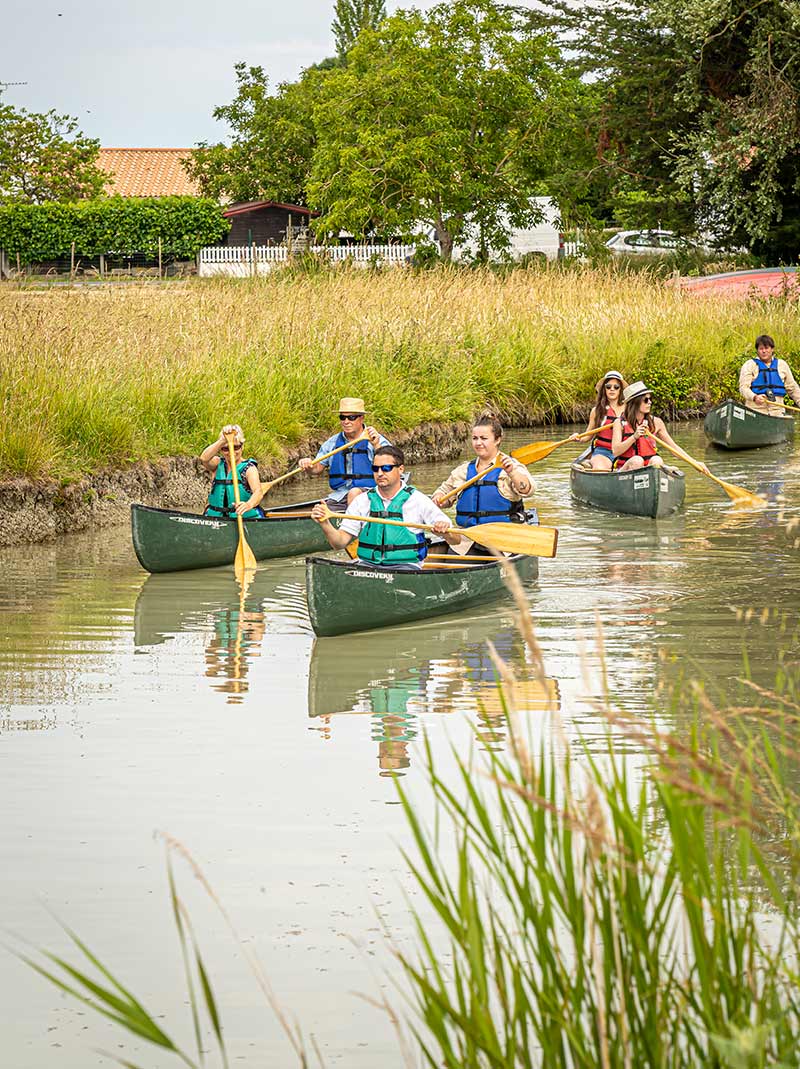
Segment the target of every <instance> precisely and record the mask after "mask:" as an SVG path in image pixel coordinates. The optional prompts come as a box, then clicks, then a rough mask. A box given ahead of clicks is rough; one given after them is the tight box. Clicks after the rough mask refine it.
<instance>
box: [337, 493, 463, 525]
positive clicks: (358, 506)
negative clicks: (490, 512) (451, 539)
mask: <svg viewBox="0 0 800 1069" xmlns="http://www.w3.org/2000/svg"><path fill="white" fill-rule="evenodd" d="M377 493H378V496H379V497H380V499H381V501H383V503H384V504H385V505H388V504H389V502H390V501H391V500H392V498H388V499H387V498H385V497H384V496H383V494H381V492H380V490H378V491H377ZM397 493H398V494H399V493H400V491H399V490H398V491H397ZM394 496H395V497H396V496H397V494H395V495H394ZM369 507H370V506H369V493H366V494H359V495H358V497H357V498H356V499H355V501H353V502H352V503H351V504H349V505H348V506H347V511H348V513H350V514H352V515H355V516H363V517H364V521H365V522H366V521H367V519H368V517H369ZM403 519H404V520H405V521H406V522H407V523H426V524H430V525H431V526H432V525H433V524H434V523H438V522H439V520H445V521H446V522H447V524H448V526H452V520H451V519H450V517H449V516H447V515H446V514H445V513H444V512H442V510H441V509H440V508H439V506H438V505H434V503H433V502H432V501H431V499H430V498H429V497H426V496H425V494H421V493H420V492H419V490H415V491H414V493H413V494H412V495H411V497H410V498H409V499H408V501H406V503H405V504H404V505H403ZM363 526H364V523H362V522H360V521H359V520H342V525H341V527H340V530H342V531H346V532H347V533H348V534H351V535H359V534H360V533H361V528H362V527H363ZM413 529H415V528H413Z"/></svg>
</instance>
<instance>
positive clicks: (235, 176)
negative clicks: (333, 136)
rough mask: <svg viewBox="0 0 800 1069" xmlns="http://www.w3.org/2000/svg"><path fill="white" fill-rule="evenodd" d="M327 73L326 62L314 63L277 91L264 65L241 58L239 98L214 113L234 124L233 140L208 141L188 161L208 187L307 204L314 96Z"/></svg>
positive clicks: (240, 197)
mask: <svg viewBox="0 0 800 1069" xmlns="http://www.w3.org/2000/svg"><path fill="white" fill-rule="evenodd" d="M325 76H326V70H325V69H324V67H323V66H320V67H317V68H310V69H309V70H308V71H306V72H305V73H304V74H303V77H302V78H301V79H300V80H299V81H298V82H285V83H283V84H281V85H280V86H278V92H277V93H276V94H275V95H274V96H271V95H270V93H269V79H268V77H267V75H266V73H265V72H264V69H263V67H247V66H246V65H245V64H244V63H237V64H236V80H237V83H238V85H237V92H236V97H235V99H234V100H233V101H232V102H231V103H230V104H224V105H222V106H220V107H218V108H215V109H214V118H215V119H220V120H221V121H223V122H226V123H227V124H228V125H229V126H230V128H231V129H232V131H233V137H232V139H231V143H230V145H225V144H222V143H218V144H216V145H209V144H207V143H202V144H200V145H199V146H198V147H197V148H196V149H195V150H194V151H193V153H192V156H191V160H190V162H189V163H188V164H187V170H188V171H189V173H190V174H192V175H193V177H194V178H196V179H197V181H198V182H199V184H200V188H201V189H202V190H203V192H204V193H205V194H206V195H207V196H211V197H217V198H220V197H230V198H231V199H232V200H235V201H245V200H259V199H261V198H263V199H266V200H278V201H289V202H291V203H293V204H303V205H304V204H305V203H306V183H307V178H308V172H309V169H310V166H311V155H312V152H313V150H314V143H315V138H314V125H313V117H312V109H313V97H314V94H315V92H316V86H317V85H318V83H319V82H320V81H321V80H322V79H324V78H325Z"/></svg>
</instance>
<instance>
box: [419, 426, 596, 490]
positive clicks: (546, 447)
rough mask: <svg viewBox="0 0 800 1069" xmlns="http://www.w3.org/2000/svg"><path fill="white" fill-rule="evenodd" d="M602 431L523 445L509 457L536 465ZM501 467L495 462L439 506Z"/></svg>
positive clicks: (463, 484)
mask: <svg viewBox="0 0 800 1069" xmlns="http://www.w3.org/2000/svg"><path fill="white" fill-rule="evenodd" d="M601 430H602V427H598V428H597V429H596V430H593V431H584V433H583V434H579V435H578V437H577V438H562V439H561V441H560V442H531V443H530V445H522V446H520V447H519V449H514V450H512V452H511V453H510V454H509V455H510V456H512V457H513V458H514V460H518V461H519V462H520V464H535V463H536V461H537V460H544V458H545V457H549V456H550V454H551V453H552V452H553V450H554V449H558V447H559V446H560V445H566V444H567V442H583V441H587V440H588V439H589V438H594V436H595V435H596V434H599V433H600V431H601ZM500 467H502V464H501V463H500V461H499V460H495V462H494V464H491V465H490V466H489V467H488V468H486V469H485V470H484V471H482V472H479V473H478V474H477V475H475V476H473V478H471V479H467V481H466V482H465V483H462V484H461V486H457V487H456V488H455V490H451V491H450V492H449V493H447V494H445V495H444V497H443V498H441V500H440V501H439V506H440V507H441V508H446V507H447V505H448V504H450V501H451V499H452V498H456V497H458V495H459V494H460V493H462V492H463V491H464V490H466V489H467V487H468V486H472V485H473V483H477V482H479V481H480V480H481V479H483V478H484V477H485V476H486V475H488V474H489V472H490V471H494V469H495V468H500Z"/></svg>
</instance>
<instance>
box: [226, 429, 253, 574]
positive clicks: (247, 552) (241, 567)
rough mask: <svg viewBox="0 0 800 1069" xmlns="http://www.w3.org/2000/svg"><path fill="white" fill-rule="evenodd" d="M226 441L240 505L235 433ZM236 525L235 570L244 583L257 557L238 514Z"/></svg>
mask: <svg viewBox="0 0 800 1069" xmlns="http://www.w3.org/2000/svg"><path fill="white" fill-rule="evenodd" d="M225 443H226V445H227V446H228V456H229V457H230V463H231V481H232V483H233V500H234V501H235V502H236V504H237V505H238V504H239V503H240V501H241V498H240V496H239V477H238V474H237V472H236V454H235V453H234V448H233V435H232V434H226V435H225ZM236 526H237V527H238V529H239V545H238V547H237V549H236V556H235V557H234V558H233V571H234V574H235V575H236V578H237V579H238V580H239V582H240V583H244V580H245V575H246V573H247V572H248V571H251V570H252V571H254V570H255V568H256V558H255V556H254V555H253V551H252V549H251V548H250V546H249V545H248V544H247V539H246V538H245V535H244V523H243V522H242V517H241V516H240V515H239V514H238V513H237V514H236Z"/></svg>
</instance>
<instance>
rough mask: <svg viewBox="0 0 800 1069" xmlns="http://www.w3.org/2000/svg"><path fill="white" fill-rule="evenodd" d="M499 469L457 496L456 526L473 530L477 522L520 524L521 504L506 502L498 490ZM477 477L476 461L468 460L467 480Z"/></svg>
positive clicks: (523, 516) (522, 518)
mask: <svg viewBox="0 0 800 1069" xmlns="http://www.w3.org/2000/svg"><path fill="white" fill-rule="evenodd" d="M502 470H503V469H502V468H493V469H492V470H491V471H489V472H487V473H486V475H484V477H483V478H482V479H481V480H480V482H477V483H474V485H472V486H468V487H467V489H466V490H464V492H463V493H462V494H461V495H460V496H459V499H458V504H457V505H456V524H457V525H458V526H459V527H474V526H475V525H476V524H477V523H522V521H523V520H524V518H525V515H524V511H525V510H524V509H523V507H522V502H521V501H509V500H508V498H507V497H503V495H502V494H501V493H500V491H499V490H498V489H497V480H498V479H499V478H500V475H501V473H502ZM477 474H478V465H477V461H475V460H471V461H470V462H469V465H468V467H467V479H466V481H469V480H470V479H474V478H475V476H476V475H477Z"/></svg>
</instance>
